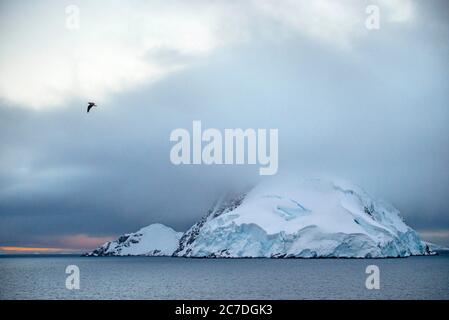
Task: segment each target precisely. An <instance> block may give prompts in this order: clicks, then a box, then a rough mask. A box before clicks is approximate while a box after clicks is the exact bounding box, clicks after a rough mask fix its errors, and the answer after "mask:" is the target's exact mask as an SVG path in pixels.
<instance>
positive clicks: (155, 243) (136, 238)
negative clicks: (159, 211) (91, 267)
mask: <svg viewBox="0 0 449 320" xmlns="http://www.w3.org/2000/svg"><path fill="white" fill-rule="evenodd" d="M181 236H182V232H176V231H175V230H173V229H172V228H170V227H167V226H165V225H163V224H160V223H155V224H151V225H149V226H147V227H144V228H142V229H140V230H139V231H137V232H134V233H128V234H125V235H123V236H120V237H119V238H118V239H117V240H114V241H109V242H106V243H105V244H104V245H102V246H101V247H99V248H97V249H95V250H94V251H92V252H90V253H88V254H87V255H88V256H128V255H131V256H139V255H145V256H171V255H172V254H173V251H175V249H176V248H177V247H178V243H179V239H180V238H181Z"/></svg>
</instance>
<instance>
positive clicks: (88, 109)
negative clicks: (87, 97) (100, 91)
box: [87, 103, 94, 113]
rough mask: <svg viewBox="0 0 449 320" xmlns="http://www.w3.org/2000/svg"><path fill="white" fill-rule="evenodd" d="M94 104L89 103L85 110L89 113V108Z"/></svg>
mask: <svg viewBox="0 0 449 320" xmlns="http://www.w3.org/2000/svg"><path fill="white" fill-rule="evenodd" d="M93 106H94V104H93V103H89V105H88V106H87V112H88V113H89V111H90V109H92V107H93Z"/></svg>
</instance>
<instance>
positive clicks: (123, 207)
mask: <svg viewBox="0 0 449 320" xmlns="http://www.w3.org/2000/svg"><path fill="white" fill-rule="evenodd" d="M370 4H375V5H378V7H379V9H380V29H378V30H368V29H367V28H366V27H365V20H366V18H367V16H368V15H367V13H366V12H365V10H366V7H367V5H370ZM68 5H76V6H77V7H76V8H75V11H76V9H79V18H80V19H79V28H74V27H73V26H74V25H73V21H74V20H71V18H72V17H73V16H72V14H73V13H74V12H75V11H73V10H74V7H69V8H67V6H68ZM448 9H449V8H448V4H447V2H445V1H443V0H441V1H419V2H418V1H409V0H403V1H386V0H385V1H374V0H373V1H356V0H354V1H351V0H348V1H322V0H314V1H293V0H290V1H274V0H272V1H214V2H211V1H189V2H187V1H145V2H143V1H142V2H141V1H130V2H128V3H126V4H125V3H124V2H123V1H120V2H119V1H117V2H114V1H107V2H106V1H70V2H64V1H33V2H24V1H20V2H19V1H1V2H0V39H1V43H2V46H1V47H0V246H32V247H52V248H72V249H85V248H92V247H94V246H96V245H98V244H100V243H102V242H104V241H106V240H108V239H110V238H111V237H115V236H117V235H120V234H123V233H126V232H133V231H136V230H137V229H139V228H141V227H143V226H145V225H148V224H150V223H154V222H161V223H164V224H167V225H169V226H171V227H173V228H174V229H176V230H179V231H184V230H186V229H187V228H188V227H189V226H190V225H191V224H193V223H194V222H195V221H196V220H197V219H198V218H200V217H201V216H202V215H204V214H205V212H206V210H207V209H208V207H209V206H210V205H211V204H212V203H213V201H214V200H215V198H216V197H218V196H219V195H220V194H221V193H222V192H225V191H226V190H233V189H239V188H242V187H244V186H247V185H251V184H253V183H256V182H257V181H258V180H259V179H260V177H259V175H258V174H259V170H258V166H254V165H251V166H205V165H203V166H187V165H185V166H174V165H172V164H171V162H170V158H169V152H170V148H171V146H172V143H170V141H169V136H170V132H171V131H172V130H173V129H176V128H187V129H188V130H191V126H192V121H193V120H201V121H202V124H203V127H206V128H208V127H213V128H220V129H224V128H277V129H279V171H278V172H279V174H284V175H298V176H305V177H315V176H324V177H327V176H330V177H339V178H343V179H347V180H350V181H353V182H355V183H356V184H359V185H360V186H361V187H363V188H364V189H365V190H366V191H367V192H368V193H370V194H371V195H373V196H375V197H377V198H382V199H384V200H387V201H389V202H391V203H392V204H393V205H395V206H396V207H397V208H398V209H399V210H400V211H401V212H402V214H403V216H404V217H405V219H406V222H407V223H408V224H409V225H410V226H412V227H413V228H415V229H416V230H418V231H419V232H420V233H421V235H422V236H423V237H424V238H425V239H427V240H431V241H434V242H437V243H441V244H445V245H449V211H448V208H449V196H448V195H449V126H448V120H449V65H448V64H449V59H448V57H449V42H448V39H449V10H448ZM66 10H67V11H66ZM75 27H76V24H75ZM91 100H93V101H95V102H97V104H98V105H99V107H98V108H96V109H94V110H93V112H91V113H89V114H86V110H85V108H86V102H87V101H91Z"/></svg>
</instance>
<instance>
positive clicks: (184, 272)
mask: <svg viewBox="0 0 449 320" xmlns="http://www.w3.org/2000/svg"><path fill="white" fill-rule="evenodd" d="M373 264H374V265H377V266H378V267H379V268H380V289H379V290H368V289H366V287H365V280H366V277H367V276H368V275H367V274H366V273H365V269H366V267H367V266H368V265H373ZM68 265H77V266H78V267H79V270H80V289H79V290H68V289H67V288H66V286H65V281H66V277H67V276H68V275H67V274H66V273H65V269H66V267H67V266H68ZM0 298H1V299H449V255H440V256H431V257H411V258H405V259H369V260H356V259H310V260H308V259H285V260H282V259H238V260H231V259H226V260H224V259H220V260H218V259H183V258H162V257H161V258H157V257H104V258H91V257H89V258H88V257H79V256H63V255H60V256H22V257H17V256H15V257H12V256H2V257H0Z"/></svg>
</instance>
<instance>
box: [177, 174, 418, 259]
mask: <svg viewBox="0 0 449 320" xmlns="http://www.w3.org/2000/svg"><path fill="white" fill-rule="evenodd" d="M219 208H222V209H221V210H216V209H213V210H211V211H210V212H209V213H208V214H207V215H206V216H205V217H204V218H203V219H202V220H201V221H200V222H198V223H197V224H195V225H194V226H193V227H192V228H190V229H189V230H188V231H187V232H186V233H185V234H184V236H183V237H182V238H181V240H180V245H179V248H178V249H177V250H176V251H175V255H178V256H195V257H400V256H409V255H415V254H424V253H426V247H425V245H424V244H423V243H422V242H421V240H420V239H419V236H418V235H417V234H416V232H415V231H414V230H412V229H411V228H410V227H408V226H407V225H406V224H405V223H404V221H403V219H402V217H401V216H400V214H399V211H398V210H397V209H395V208H394V207H392V206H391V205H388V204H386V203H384V202H381V201H378V200H375V199H373V198H371V197H370V196H369V195H368V194H367V193H366V192H364V191H363V190H362V189H361V188H359V187H357V186H354V185H352V184H350V183H347V182H340V181H338V182H336V181H327V180H322V179H306V180H269V181H266V182H263V183H261V184H259V185H257V186H256V187H255V188H253V189H252V190H251V191H250V192H248V193H247V194H245V195H241V196H238V197H236V198H234V200H232V201H227V202H224V203H222V204H221V205H220V206H219ZM223 208H224V209H223Z"/></svg>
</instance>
